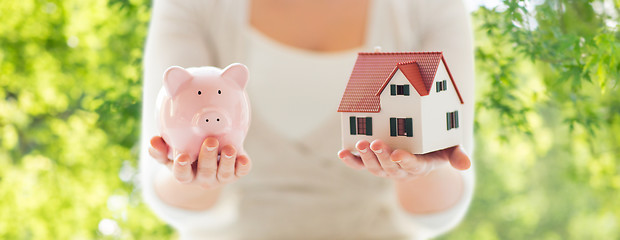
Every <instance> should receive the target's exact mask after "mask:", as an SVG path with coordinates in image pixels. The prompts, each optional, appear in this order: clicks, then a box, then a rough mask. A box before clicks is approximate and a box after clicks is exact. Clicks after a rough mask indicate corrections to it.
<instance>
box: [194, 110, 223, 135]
mask: <svg viewBox="0 0 620 240" xmlns="http://www.w3.org/2000/svg"><path fill="white" fill-rule="evenodd" d="M230 124H231V123H230V120H229V119H228V117H226V115H225V114H223V113H222V112H220V111H217V110H205V111H202V112H201V113H199V114H197V115H196V117H195V118H194V126H196V127H198V128H200V129H201V130H202V131H204V132H205V133H209V134H221V133H224V132H227V131H229V130H230Z"/></svg>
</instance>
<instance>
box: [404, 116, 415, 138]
mask: <svg viewBox="0 0 620 240" xmlns="http://www.w3.org/2000/svg"><path fill="white" fill-rule="evenodd" d="M405 131H407V137H413V119H411V118H406V119H405Z"/></svg>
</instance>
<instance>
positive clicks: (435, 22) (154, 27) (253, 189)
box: [140, 0, 474, 239]
mask: <svg viewBox="0 0 620 240" xmlns="http://www.w3.org/2000/svg"><path fill="white" fill-rule="evenodd" d="M367 30H368V31H367V37H366V43H365V46H363V47H362V50H363V51H371V50H372V48H373V47H374V46H382V47H383V51H428V50H432V51H444V54H445V57H446V58H448V59H450V60H449V61H450V63H451V66H450V69H451V72H452V73H453V75H454V76H455V81H457V82H459V86H462V89H460V90H461V91H462V92H461V93H462V95H463V98H464V101H465V106H464V112H463V127H464V130H465V131H464V134H465V135H466V139H465V144H464V146H465V148H466V149H467V150H468V152H469V153H470V155H471V152H472V136H473V134H472V133H473V100H474V99H473V89H474V88H473V48H472V41H471V40H472V39H471V32H470V31H471V30H470V27H469V19H468V16H467V12H466V11H465V7H464V6H463V3H462V2H461V1H459V0H433V1H410V0H375V1H373V2H372V4H371V12H370V17H369V20H368V29H367ZM259 34H260V33H255V32H254V33H252V30H251V28H250V26H249V21H248V0H219V1H218V0H208V1H176V0H158V1H155V4H154V7H153V13H152V21H151V26H150V29H149V36H148V39H147V46H146V50H145V57H144V64H145V82H144V94H143V104H144V105H143V126H142V138H141V139H142V140H141V144H142V147H141V159H140V174H141V182H142V184H141V187H142V191H143V195H144V199H145V201H146V202H147V204H149V206H150V207H151V208H152V209H153V211H154V212H155V213H156V214H157V215H158V216H159V217H161V218H162V219H163V220H164V221H166V222H168V223H169V224H171V225H172V226H173V227H175V228H176V229H177V230H178V231H179V234H180V236H181V237H182V238H184V239H410V238H416V239H420V238H428V237H432V236H436V235H438V234H441V233H442V232H445V231H447V230H449V229H451V228H452V227H454V226H455V225H456V224H457V223H458V222H459V221H460V220H461V219H462V218H463V216H464V214H465V212H466V210H467V207H468V206H469V203H470V201H471V197H472V193H473V170H468V171H464V172H462V174H463V177H464V184H465V187H464V189H465V190H464V194H463V197H462V199H461V200H460V201H459V202H458V203H457V204H456V205H455V206H453V207H452V208H450V209H448V210H446V211H443V212H440V213H436V214H429V215H411V214H407V213H406V212H404V211H403V210H402V209H400V205H399V204H398V203H397V202H396V200H395V194H394V191H393V189H392V187H393V186H392V182H391V181H390V180H386V179H381V178H378V177H375V176H372V175H371V174H369V173H367V172H363V171H356V170H353V169H350V168H348V167H346V166H344V164H343V163H342V162H341V161H340V160H339V159H338V158H337V156H336V153H337V151H338V150H339V149H340V124H339V115H338V114H337V113H336V109H337V106H338V102H339V97H340V94H342V92H343V90H344V86H345V84H346V81H347V80H348V74H349V73H350V71H351V69H352V66H353V64H354V60H355V57H356V54H354V53H352V52H343V53H338V54H315V53H310V52H304V51H300V50H299V49H291V48H290V47H287V46H282V45H279V44H277V43H276V42H274V41H271V40H270V39H268V38H264V36H261V35H259ZM266 52H267V53H266ZM263 54H265V55H266V56H265V57H269V59H267V58H265V59H264V61H261V59H263V57H262V55H263ZM340 54H342V55H340ZM349 54H351V56H349ZM302 58H303V59H302ZM300 59H302V60H300ZM288 61H295V62H292V63H290V62H288ZM233 62H242V63H246V64H248V65H249V68H250V80H249V84H250V85H249V87H248V92H249V94H250V98H251V101H253V102H252V106H253V116H252V124H251V128H250V131H249V133H248V137H247V138H246V142H245V149H246V151H247V152H248V154H249V155H250V157H251V158H252V161H253V164H254V166H253V170H252V172H251V173H250V175H248V176H246V177H244V178H242V179H241V180H239V181H238V182H236V183H234V184H232V185H230V186H227V187H226V188H225V189H226V192H225V193H224V194H223V195H222V196H221V198H220V199H219V201H218V204H217V205H216V206H215V207H213V208H212V209H210V210H208V211H203V212H197V211H187V210H183V209H178V208H175V207H172V206H169V205H167V204H165V203H163V202H162V201H161V200H160V199H159V198H158V197H157V195H156V194H155V192H154V186H153V179H154V177H155V176H156V173H157V171H168V170H167V169H165V168H164V167H163V166H160V165H158V163H156V161H155V160H153V159H152V158H151V157H150V156H149V155H148V152H147V149H148V143H149V139H150V138H151V137H152V136H154V135H156V134H157V131H156V128H155V126H153V124H152V122H153V121H152V120H151V119H152V118H153V117H154V115H155V113H154V110H155V107H154V105H155V98H156V94H157V92H158V90H159V88H160V87H161V76H162V74H163V72H164V70H165V69H166V68H167V67H168V66H171V65H180V66H183V67H191V66H204V65H211V66H218V67H225V66H227V65H228V64H230V63H233ZM271 62H273V63H274V65H273V66H270V65H268V63H271ZM297 62H300V63H301V62H303V63H304V64H296V63H297ZM328 62H330V63H331V64H327V63H328ZM456 63H458V64H456ZM332 64H333V67H331V66H332ZM313 66H320V71H316V68H314V67H313ZM276 70H277V73H276ZM270 72H273V74H270ZM298 72H304V73H307V74H303V75H304V76H301V75H297V73H298ZM269 76H273V78H269ZM293 76H297V77H299V78H300V79H301V78H304V81H300V82H296V81H290V82H289V81H288V80H289V79H288V78H290V77H293ZM322 76H328V77H325V78H322ZM332 78H333V79H334V80H333V81H334V82H332V80H331V79H332ZM316 79H320V80H321V84H322V85H317V86H314V85H311V84H308V83H309V82H310V81H312V80H316ZM328 79H329V80H328ZM285 81H286V83H283V82H285ZM317 81H318V80H317ZM336 82H338V83H336ZM278 83H283V84H278ZM297 84H300V85H297ZM304 84H306V85H304ZM295 86H304V91H301V92H300V95H303V94H306V96H303V97H297V98H295V95H297V94H295V93H291V92H286V91H285V90H286V89H289V88H294V87H295ZM265 91H275V92H276V93H275V94H266V93H265ZM317 91H320V92H321V93H320V94H319V93H317V94H318V95H315V94H314V92H317ZM324 92H329V93H324ZM316 96H321V97H318V98H317V97H316ZM323 96H325V97H324V98H323ZM285 100H289V101H285ZM312 101H314V102H316V103H320V104H313V102H312ZM271 106H273V107H271ZM276 106H277V107H276ZM298 106H303V108H302V107H298ZM330 106H331V107H330ZM304 108H307V110H304ZM287 113H290V115H291V116H288V115H287ZM309 118H312V120H314V119H316V120H317V121H315V122H310V120H308V119H309ZM276 121H277V122H278V123H276ZM293 122H299V124H301V125H303V126H305V128H304V129H294V128H295V125H293ZM274 146H276V147H274Z"/></svg>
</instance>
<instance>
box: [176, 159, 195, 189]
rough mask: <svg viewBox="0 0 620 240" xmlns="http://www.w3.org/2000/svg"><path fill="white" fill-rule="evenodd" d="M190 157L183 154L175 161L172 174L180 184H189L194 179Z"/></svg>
mask: <svg viewBox="0 0 620 240" xmlns="http://www.w3.org/2000/svg"><path fill="white" fill-rule="evenodd" d="M191 162H192V161H191V160H190V157H189V155H187V154H186V153H183V154H181V155H179V156H178V157H177V158H176V159H175V160H174V165H173V166H172V174H173V175H174V177H175V178H176V179H177V180H178V181H179V182H180V183H189V182H191V181H192V180H193V179H194V173H193V172H192V164H191Z"/></svg>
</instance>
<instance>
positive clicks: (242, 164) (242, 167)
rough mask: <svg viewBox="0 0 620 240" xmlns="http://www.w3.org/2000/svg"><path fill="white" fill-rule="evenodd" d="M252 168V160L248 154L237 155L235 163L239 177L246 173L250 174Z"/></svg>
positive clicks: (236, 173)
mask: <svg viewBox="0 0 620 240" xmlns="http://www.w3.org/2000/svg"><path fill="white" fill-rule="evenodd" d="M251 169H252V162H251V161H250V158H249V157H248V156H246V155H239V156H237V162H236V163H235V175H237V177H243V176H245V175H248V173H250V170H251Z"/></svg>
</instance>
